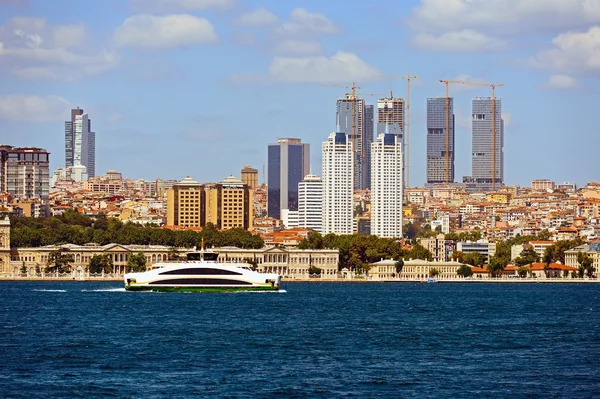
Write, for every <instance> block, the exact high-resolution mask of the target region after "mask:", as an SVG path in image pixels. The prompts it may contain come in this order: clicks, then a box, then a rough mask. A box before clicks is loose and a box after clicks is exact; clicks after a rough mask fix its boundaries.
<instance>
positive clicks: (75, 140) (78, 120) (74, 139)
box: [65, 108, 96, 177]
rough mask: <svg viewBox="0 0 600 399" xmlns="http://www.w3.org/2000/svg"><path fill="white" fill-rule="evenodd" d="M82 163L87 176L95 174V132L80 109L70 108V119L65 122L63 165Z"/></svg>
mask: <svg viewBox="0 0 600 399" xmlns="http://www.w3.org/2000/svg"><path fill="white" fill-rule="evenodd" d="M77 165H83V166H85V167H86V169H87V175H88V177H94V176H96V133H94V132H92V121H91V120H90V119H89V118H88V114H86V113H84V112H83V110H82V109H80V108H76V109H72V110H71V120H70V121H66V122H65V166H66V167H71V166H77Z"/></svg>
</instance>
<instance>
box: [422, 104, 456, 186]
mask: <svg viewBox="0 0 600 399" xmlns="http://www.w3.org/2000/svg"><path fill="white" fill-rule="evenodd" d="M453 100H454V99H453V98H452V97H450V98H449V99H448V109H446V98H445V97H437V98H428V99H427V182H426V184H427V186H433V185H436V184H446V183H452V182H454V101H453ZM446 117H447V118H448V119H447V121H448V134H446ZM446 140H447V144H448V157H447V158H446Z"/></svg>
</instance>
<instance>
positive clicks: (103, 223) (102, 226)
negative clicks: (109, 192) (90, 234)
mask: <svg viewBox="0 0 600 399" xmlns="http://www.w3.org/2000/svg"><path fill="white" fill-rule="evenodd" d="M94 229H96V230H106V229H108V218H107V217H106V214H105V213H103V212H100V213H99V214H98V216H96V220H94Z"/></svg>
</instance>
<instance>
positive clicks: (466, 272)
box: [456, 265, 473, 277]
mask: <svg viewBox="0 0 600 399" xmlns="http://www.w3.org/2000/svg"><path fill="white" fill-rule="evenodd" d="M456 274H458V275H459V276H462V277H471V276H472V275H473V269H471V268H470V267H469V266H467V265H460V267H459V268H458V270H456Z"/></svg>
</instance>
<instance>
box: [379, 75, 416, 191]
mask: <svg viewBox="0 0 600 399" xmlns="http://www.w3.org/2000/svg"><path fill="white" fill-rule="evenodd" d="M375 77H376V78H384V79H406V89H407V93H406V120H405V122H404V124H405V126H406V129H405V130H406V132H405V134H406V145H405V147H406V151H405V152H406V165H404V167H405V170H406V173H405V179H406V187H410V80H411V79H419V77H418V76H415V75H411V74H410V73H407V74H406V75H404V76H381V75H377V76H375Z"/></svg>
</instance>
